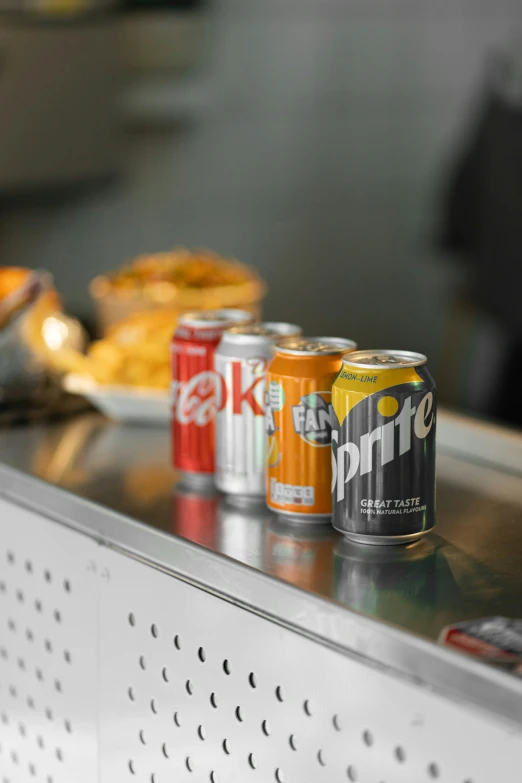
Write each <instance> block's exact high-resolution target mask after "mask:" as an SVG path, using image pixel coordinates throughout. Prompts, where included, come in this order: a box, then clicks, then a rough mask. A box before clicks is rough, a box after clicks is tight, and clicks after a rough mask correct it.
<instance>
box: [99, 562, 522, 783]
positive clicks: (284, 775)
mask: <svg viewBox="0 0 522 783" xmlns="http://www.w3.org/2000/svg"><path fill="white" fill-rule="evenodd" d="M103 567H104V569H106V579H105V582H104V585H103V586H102V595H101V598H102V600H101V644H102V648H101V660H102V667H101V686H102V687H101V712H100V715H101V727H100V740H101V781H102V783H114V781H128V783H134V781H140V783H172V781H176V783H179V782H180V781H186V783H193V782H194V783H196V781H197V782H198V783H209V782H210V783H225V781H232V782H234V783H244V781H252V783H255V781H263V783H264V782H265V781H266V782H267V783H273V782H274V781H275V782H276V783H283V782H284V783H304V782H309V783H316V782H317V783H318V782H319V781H321V783H325V782H327V783H336V782H338V783H341V781H344V783H346V781H359V782H360V783H408V782H409V781H411V783H422V781H424V780H425V781H430V780H440V781H448V782H449V781H452V783H491V781H497V780H502V781H503V783H504V782H509V781H513V783H515V781H516V782H517V783H518V782H519V780H520V759H521V757H522V738H521V736H520V733H514V731H513V729H512V728H507V727H506V726H504V725H503V724H500V723H498V724H497V723H494V722H492V721H491V717H490V716H488V717H487V716H486V715H481V714H480V713H479V712H477V710H476V709H475V710H474V711H471V710H469V709H467V708H465V707H464V706H461V705H458V704H456V703H453V702H452V701H451V700H448V699H443V698H441V697H440V696H438V695H436V694H434V693H431V692H429V691H427V690H425V689H423V688H421V687H417V686H415V685H413V684H412V683H410V682H405V681H404V680H400V679H397V678H396V677H395V676H394V675H392V674H391V673H386V672H385V671H383V670H381V669H377V668H374V667H372V666H370V665H368V664H367V663H364V662H363V661H360V660H357V659H352V658H350V657H348V656H345V655H342V654H340V653H338V652H336V651H334V650H331V649H328V648H326V647H324V646H322V645H320V644H318V643H317V642H315V641H313V640H310V639H307V638H304V637H302V636H300V635H298V634H296V633H294V632H292V631H291V630H288V629H285V628H282V627H279V626H277V625H276V624H274V623H271V622H269V621H268V620H267V619H264V618H262V617H260V616H257V615H255V614H253V613H251V612H248V611H245V610H244V609H241V608H239V607H237V606H234V605H233V604H231V603H228V602H227V601H224V600H222V599H220V598H218V597H216V596H213V595H210V594H208V593H206V592H204V591H202V590H199V589H197V588H196V587H194V586H191V585H189V584H187V583H185V582H182V581H179V580H177V579H175V578H172V577H170V576H168V575H165V574H163V573H161V572H159V571H155V570H153V569H151V568H148V567H147V566H145V565H143V564H141V563H139V562H136V561H132V560H130V559H128V558H126V557H125V556H123V555H120V554H117V553H114V552H105V553H103ZM493 749H494V750H493Z"/></svg>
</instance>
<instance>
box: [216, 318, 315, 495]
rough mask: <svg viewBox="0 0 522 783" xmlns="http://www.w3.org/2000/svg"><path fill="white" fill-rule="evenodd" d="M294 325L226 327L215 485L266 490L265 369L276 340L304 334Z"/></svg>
mask: <svg viewBox="0 0 522 783" xmlns="http://www.w3.org/2000/svg"><path fill="white" fill-rule="evenodd" d="M300 332H301V330H300V328H299V327H298V326H295V324H286V323H274V322H271V323H268V324H259V325H255V326H247V327H244V328H243V327H234V328H232V329H230V330H227V331H226V332H225V333H224V335H223V338H222V340H221V342H220V344H219V346H218V348H217V350H216V353H215V357H214V362H215V365H214V366H215V370H216V373H218V374H219V375H220V376H221V377H222V379H223V388H224V389H225V390H226V392H225V395H224V400H223V401H222V403H221V406H220V409H219V410H218V412H217V415H216V473H215V482H216V486H217V487H218V488H219V489H220V490H221V491H222V492H226V493H228V494H233V495H242V496H245V497H252V498H263V497H264V496H265V494H266V478H265V476H266V470H265V456H266V437H267V436H266V427H265V391H266V368H267V365H268V363H269V361H270V359H271V358H272V356H273V352H274V347H273V346H274V344H275V343H276V342H277V340H278V339H282V338H283V337H286V336H290V335H296V334H300Z"/></svg>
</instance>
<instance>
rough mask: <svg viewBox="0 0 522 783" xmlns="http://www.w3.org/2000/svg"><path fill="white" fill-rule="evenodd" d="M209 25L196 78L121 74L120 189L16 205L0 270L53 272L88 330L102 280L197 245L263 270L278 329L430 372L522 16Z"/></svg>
mask: <svg viewBox="0 0 522 783" xmlns="http://www.w3.org/2000/svg"><path fill="white" fill-rule="evenodd" d="M198 13H199V14H201V15H202V17H204V20H205V35H204V36H199V37H196V38H194V43H193V46H194V55H195V60H196V64H195V66H194V67H193V68H192V69H191V70H189V71H188V72H185V73H184V74H183V75H182V76H174V75H171V76H169V74H168V73H163V74H160V75H158V74H157V75H156V77H155V78H154V79H148V80H145V81H143V79H141V78H140V79H135V80H134V81H133V79H132V78H131V77H130V75H129V73H127V80H126V84H127V88H128V89H127V90H126V92H125V95H124V99H123V100H122V106H121V121H122V128H123V130H124V136H123V137H122V140H121V143H120V145H119V146H118V151H117V154H118V156H120V155H121V159H122V163H121V166H120V165H119V163H118V166H116V167H115V168H116V169H117V170H118V171H119V174H118V175H117V176H116V177H115V178H113V179H111V180H110V181H109V182H107V183H105V184H104V185H103V186H100V187H90V188H89V189H88V190H86V191H78V192H76V191H75V192H72V193H70V194H68V195H67V196H66V197H61V198H52V199H50V200H49V199H44V200H43V201H42V199H41V198H39V199H37V200H36V201H27V199H22V200H20V199H17V202H16V204H13V203H12V201H11V200H10V199H8V200H6V201H5V203H4V204H3V207H2V214H1V223H0V253H1V258H2V263H4V264H24V265H28V266H32V267H36V266H42V267H45V268H47V269H49V270H51V271H52V272H53V273H54V275H55V279H56V283H57V287H58V289H59V290H60V291H61V292H62V293H63V295H64V298H65V301H66V304H67V306H68V307H69V309H71V310H73V311H75V312H76V313H78V314H80V315H82V316H84V317H87V318H88V317H89V315H90V312H91V311H90V302H89V298H88V292H87V285H88V283H89V281H90V280H91V279H92V278H93V277H94V276H95V275H96V274H97V273H100V272H103V271H105V270H107V269H109V268H113V267H115V266H117V265H118V264H120V263H121V262H122V261H123V260H125V259H126V258H130V257H132V256H135V255H136V254H138V253H142V252H149V251H156V250H163V249H166V248H169V247H171V246H173V245H177V244H180V245H187V246H191V247H193V246H206V247H209V248H212V249H214V250H216V251H217V252H219V253H222V254H230V255H235V256H237V257H238V258H240V259H241V260H243V261H245V262H247V263H250V264H253V265H255V266H257V267H258V268H259V270H260V272H261V274H262V275H263V276H264V277H265V278H266V279H267V281H268V283H269V286H270V295H269V298H268V300H267V305H266V314H267V315H268V316H269V317H271V318H280V319H288V320H292V321H297V322H301V323H302V324H303V325H304V326H305V328H306V330H307V331H308V332H310V333H317V332H320V333H323V334H324V333H332V334H339V333H341V334H344V335H349V336H353V337H355V338H356V339H358V341H359V343H360V345H361V346H370V345H371V346H375V347H380V346H384V345H386V346H394V347H399V348H411V349H420V350H422V351H425V352H427V354H428V356H429V357H430V358H431V359H432V364H433V365H435V366H436V365H437V362H438V361H439V359H440V356H441V352H442V353H443V352H444V351H445V350H447V343H446V342H444V339H443V334H444V330H445V329H446V328H447V326H448V312H449V309H450V307H451V303H452V301H453V297H454V295H455V291H456V288H457V286H458V280H459V274H460V273H458V272H457V270H456V268H455V267H454V266H453V265H452V264H451V263H448V261H447V259H444V258H443V257H442V254H441V252H440V250H438V248H437V243H436V239H437V234H438V232H439V214H440V202H441V186H442V185H444V184H445V183H446V182H447V178H448V167H449V166H450V164H451V162H452V161H453V159H454V156H455V155H456V153H457V150H458V148H459V145H460V143H461V140H462V138H463V136H464V134H465V132H466V129H467V127H468V126H469V125H470V124H472V121H473V112H474V106H475V105H476V104H477V102H478V100H479V97H480V93H481V84H482V83H483V80H484V75H485V72H486V70H487V62H488V56H489V54H490V52H491V51H492V50H493V49H494V48H495V47H503V46H505V45H506V44H507V43H508V42H509V41H510V39H511V38H512V35H513V30H514V29H516V28H517V25H518V24H519V23H520V21H521V17H522V7H521V4H520V2H519V0H439V2H436V3H434V2H428V0H389V2H387V3H383V2H381V0H261V1H260V0H216V2H214V3H213V4H210V5H204V6H201V7H200V9H199V11H198ZM162 45H163V46H165V45H166V46H167V49H168V38H167V43H166V44H165V40H163V44H162ZM173 47H175V40H174V39H173ZM92 56H93V57H96V54H95V52H94V51H93V53H92ZM64 67H66V63H64Z"/></svg>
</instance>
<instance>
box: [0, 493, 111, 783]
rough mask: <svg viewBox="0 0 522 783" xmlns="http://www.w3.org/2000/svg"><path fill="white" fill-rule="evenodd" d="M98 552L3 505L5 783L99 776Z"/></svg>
mask: <svg viewBox="0 0 522 783" xmlns="http://www.w3.org/2000/svg"><path fill="white" fill-rule="evenodd" d="M97 549H98V547H97V546H96V545H95V544H94V543H93V542H92V541H91V540H90V539H88V538H84V537H83V536H80V535H78V534H75V533H72V532H70V531H68V530H66V529H64V528H62V527H60V526H59V525H57V524H54V523H52V522H49V521H46V520H45V519H43V518H40V517H38V516H37V515H36V514H33V513H31V512H29V511H25V510H22V509H20V508H18V507H17V506H14V505H11V504H9V503H7V502H5V501H4V500H1V499H0V781H2V783H28V782H29V781H33V780H34V781H35V783H36V781H38V782H39V783H93V781H95V780H96V779H97V736H96V697H97V694H96V687H97V673H96V660H97V659H96V655H97V624H96V618H97V595H96V593H97V577H96V573H95V571H94V569H95V555H96V550H97Z"/></svg>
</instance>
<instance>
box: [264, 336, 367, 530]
mask: <svg viewBox="0 0 522 783" xmlns="http://www.w3.org/2000/svg"><path fill="white" fill-rule="evenodd" d="M356 348H357V345H356V343H354V342H352V340H345V339H343V338H342V337H289V338H287V339H286V340H282V341H281V342H280V343H279V344H278V345H277V346H276V348H275V356H274V358H273V359H272V361H271V362H270V364H269V366H268V371H267V383H266V394H267V407H266V426H267V501H266V502H267V504H268V506H269V507H270V508H271V509H273V510H274V511H277V512H279V513H280V514H285V515H288V516H299V517H304V518H308V519H309V520H310V521H311V522H312V521H314V520H315V521H316V520H317V517H329V516H330V515H331V513H332V498H331V482H332V457H331V442H332V384H333V381H334V379H335V377H336V375H337V373H338V372H339V370H340V369H341V357H342V356H343V355H344V354H346V353H349V352H351V351H354V350H355V349H356Z"/></svg>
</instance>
